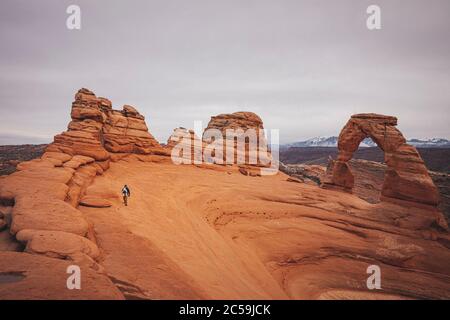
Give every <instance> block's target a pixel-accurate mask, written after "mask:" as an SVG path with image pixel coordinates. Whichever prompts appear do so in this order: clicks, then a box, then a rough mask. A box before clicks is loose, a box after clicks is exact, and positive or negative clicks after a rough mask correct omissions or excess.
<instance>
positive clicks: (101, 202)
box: [80, 196, 112, 208]
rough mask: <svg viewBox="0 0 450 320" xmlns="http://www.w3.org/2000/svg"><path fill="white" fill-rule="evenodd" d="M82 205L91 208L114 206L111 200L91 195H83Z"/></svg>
mask: <svg viewBox="0 0 450 320" xmlns="http://www.w3.org/2000/svg"><path fill="white" fill-rule="evenodd" d="M80 205H81V206H84V207H91V208H109V207H111V206H112V204H111V202H109V201H108V200H105V199H101V198H95V197H89V196H87V197H83V199H81V201H80Z"/></svg>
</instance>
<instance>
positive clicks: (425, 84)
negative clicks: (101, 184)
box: [0, 0, 450, 144]
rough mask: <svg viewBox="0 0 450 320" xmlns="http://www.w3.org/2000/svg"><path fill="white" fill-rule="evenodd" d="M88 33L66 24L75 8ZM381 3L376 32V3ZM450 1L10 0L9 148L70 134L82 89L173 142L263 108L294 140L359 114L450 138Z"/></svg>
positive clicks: (283, 136)
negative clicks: (197, 127) (180, 130)
mask: <svg viewBox="0 0 450 320" xmlns="http://www.w3.org/2000/svg"><path fill="white" fill-rule="evenodd" d="M71 4H76V5H78V6H79V7H80V8H81V29H80V30H69V29H68V28H67V27H66V19H67V18H68V16H69V15H68V14H67V13H66V9H67V7H68V6H69V5H71ZM371 4H376V5H378V6H379V7H380V8H381V29H380V30H368V28H367V27H366V20H367V18H368V14H367V13H366V9H367V7H368V6H369V5H371ZM449 12H450V1H448V0H422V1H419V0H370V1H366V0H339V1H334V0H327V1H324V0H307V1H304V0H226V1H225V0H220V1H218V0H176V1H175V0H158V1H156V0H155V1H152V0H150V1H149V0H142V1H138V0H127V1H106V0H96V1H89V0H83V1H81V0H80V1H76V0H71V1H66V0H51V1H50V0H39V1H37V0H36V1H29V0H26V1H24V0H2V1H1V2H0V42H1V50H0V144H22V143H46V142H51V141H52V139H53V136H54V135H56V134H58V133H60V132H62V131H65V130H66V128H67V124H68V122H69V121H70V107H71V103H72V101H73V97H74V94H75V92H76V91H77V90H78V89H79V88H82V87H86V88H89V89H90V90H92V91H94V92H95V93H96V94H97V95H98V96H103V97H107V98H109V99H110V100H111V101H112V103H113V107H114V108H116V109H121V108H122V106H123V105H124V104H130V105H133V106H135V107H136V108H137V109H138V110H139V111H140V112H141V113H142V114H143V115H145V117H146V120H147V124H148V126H149V129H150V132H151V133H152V134H153V135H154V136H155V137H156V138H157V139H158V140H159V141H160V142H165V141H166V140H167V138H168V137H169V136H170V134H171V132H172V130H173V129H174V128H176V127H180V126H182V127H186V128H192V127H193V126H194V121H196V120H201V121H202V122H203V125H204V126H206V125H207V123H208V121H209V119H210V117H211V116H214V115H217V114H221V113H232V112H236V111H252V112H255V113H257V114H258V115H259V116H260V117H261V118H262V120H263V121H264V126H265V128H267V129H279V130H280V140H281V143H289V142H294V141H299V140H304V139H308V138H311V137H316V136H331V135H338V134H339V132H340V130H341V128H342V127H343V126H344V125H345V123H346V122H347V120H348V119H349V117H350V116H351V115H352V114H354V113H362V112H374V113H381V114H387V115H393V116H397V117H398V119H399V125H398V128H399V129H400V130H401V131H402V132H403V134H404V135H405V137H406V138H433V137H442V138H447V139H450V126H449V117H450V116H449V109H450V41H449V39H450V17H449V15H448V13H449Z"/></svg>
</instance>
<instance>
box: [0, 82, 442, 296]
mask: <svg viewBox="0 0 450 320" xmlns="http://www.w3.org/2000/svg"><path fill="white" fill-rule="evenodd" d="M67 110H68V112H69V108H67ZM71 118H72V121H71V122H70V123H69V125H68V129H67V131H65V132H63V133H62V134H59V135H57V136H55V138H54V142H53V143H51V144H50V145H48V146H41V147H39V146H37V147H34V148H33V150H32V152H31V153H30V155H29V156H28V158H27V159H22V158H20V159H19V161H17V162H15V160H11V159H8V165H9V167H8V169H7V170H8V171H5V172H4V174H5V175H3V176H1V177H0V299H450V235H449V229H448V221H447V218H446V217H445V215H444V212H448V205H447V204H448V202H446V201H447V200H445V199H448V193H446V192H447V191H448V179H447V178H445V179H444V178H443V176H442V175H439V174H438V173H436V175H437V177H436V176H435V175H434V174H433V173H429V171H428V170H427V168H426V166H425V164H426V162H425V163H424V161H423V160H422V157H421V155H420V154H419V152H418V151H417V150H416V148H415V147H414V146H412V145H409V144H408V143H407V141H406V139H405V138H404V137H403V135H402V134H401V133H400V131H398V130H397V128H396V125H397V119H396V118H395V117H391V116H383V115H377V114H358V115H353V116H352V117H351V118H350V117H349V118H350V119H349V121H348V123H347V124H345V123H342V126H343V127H344V129H343V131H342V132H341V135H340V136H339V144H338V149H337V151H336V155H335V156H334V157H333V159H330V160H329V161H328V160H327V162H326V166H327V167H326V166H321V165H317V164H309V165H305V164H300V165H298V164H297V165H296V164H292V163H291V164H286V165H284V164H280V172H278V173H277V174H274V175H261V174H259V172H260V169H261V167H262V166H261V165H260V164H256V165H255V164H248V163H246V164H234V165H218V164H181V165H176V164H174V163H173V161H172V157H171V155H172V156H173V154H172V151H173V148H174V146H175V142H177V141H178V138H179V137H180V136H185V135H186V134H188V135H189V136H190V137H191V139H192V140H195V139H200V140H201V138H198V137H196V136H194V134H193V132H192V131H189V130H188V129H184V128H176V129H175V130H174V132H173V134H172V137H171V138H169V141H168V142H167V143H166V144H160V143H159V142H158V141H157V140H156V139H155V138H154V137H153V136H152V135H151V133H150V132H149V128H150V131H151V126H152V125H154V124H153V123H152V121H151V119H150V120H149V121H146V120H145V118H144V116H143V115H141V114H140V113H139V112H138V111H137V110H136V108H134V107H132V106H128V105H126V106H124V107H123V109H122V110H114V109H113V108H112V104H111V102H110V101H109V100H108V99H105V98H100V97H97V96H96V95H95V94H94V93H93V92H92V91H90V90H88V89H81V90H79V91H78V92H77V93H76V95H75V101H74V102H73V104H72V110H71ZM263 120H264V119H260V118H259V117H258V116H257V115H256V114H254V113H251V112H237V113H233V114H221V115H218V116H213V117H212V119H211V122H210V123H209V124H208V128H215V129H218V130H220V131H222V132H224V131H225V130H226V129H227V128H236V127H239V128H243V129H244V130H245V129H249V128H255V129H257V130H261V129H263ZM399 121H401V119H399ZM176 126H177V125H176V124H174V127H176ZM368 137H369V138H371V139H372V140H373V141H374V142H375V143H376V144H377V145H378V146H379V148H381V149H382V151H383V152H384V154H383V156H384V159H383V160H385V161H384V162H385V164H379V163H375V162H368V161H365V160H351V158H352V156H353V154H354V153H355V152H357V149H358V147H359V144H360V143H361V141H362V140H363V139H365V138H368ZM38 155H39V156H38ZM182 156H183V157H188V158H191V157H194V154H193V153H192V154H191V153H189V154H188V155H182ZM286 157H287V156H286ZM23 160H29V161H23ZM281 160H283V153H282V157H281ZM11 161H13V162H11ZM322 164H325V163H322ZM11 166H13V167H14V169H11V168H10V167H11ZM13 171H14V172H13ZM445 174H446V176H445V177H447V176H448V175H447V173H445ZM439 179H441V180H445V181H444V182H440V181H441V180H439ZM124 184H127V185H128V186H130V188H131V197H130V199H129V204H128V206H124V205H123V203H122V197H121V192H120V190H121V189H122V187H123V185H124ZM445 190H447V191H445ZM443 199H444V200H445V201H443ZM443 203H445V205H444V206H443ZM447 217H448V216H447ZM73 265H75V266H79V268H80V271H81V283H82V285H81V288H80V290H69V289H68V287H67V278H68V276H69V274H68V273H67V270H68V267H69V266H73ZM373 265H376V266H378V267H379V268H380V270H381V289H375V290H370V289H369V288H368V287H367V278H368V277H369V274H368V273H367V269H368V267H369V266H373Z"/></svg>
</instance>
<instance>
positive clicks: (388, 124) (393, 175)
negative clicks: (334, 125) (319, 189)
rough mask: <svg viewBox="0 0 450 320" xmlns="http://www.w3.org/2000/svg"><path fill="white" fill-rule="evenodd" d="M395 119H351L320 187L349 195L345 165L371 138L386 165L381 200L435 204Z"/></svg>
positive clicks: (426, 176)
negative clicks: (344, 191) (393, 199)
mask: <svg viewBox="0 0 450 320" xmlns="http://www.w3.org/2000/svg"><path fill="white" fill-rule="evenodd" d="M396 125H397V118H395V117H392V116H385V115H379V114H373V113H364V114H356V115H353V116H352V117H351V118H350V120H349V121H348V122H347V124H346V125H345V127H344V128H343V129H342V131H341V133H340V134H339V141H338V149H339V154H338V157H337V160H332V161H331V162H330V164H329V165H328V169H327V175H326V178H325V181H324V186H325V187H327V186H335V187H339V188H342V189H344V190H346V191H349V192H351V190H352V188H353V185H354V177H353V174H352V172H351V170H350V167H349V166H348V161H349V160H350V159H351V158H352V156H353V154H354V152H355V151H356V150H358V147H359V144H360V143H361V141H363V140H364V139H365V138H371V139H372V140H373V141H374V142H375V143H376V144H377V145H378V147H379V148H380V149H381V150H383V152H384V158H385V162H386V165H387V169H386V172H385V177H384V183H383V188H382V191H381V194H382V196H383V198H384V199H385V200H386V199H389V198H395V199H401V200H408V201H413V202H419V203H424V204H429V205H433V206H435V205H437V204H438V203H439V192H438V190H437V188H436V186H435V185H434V183H433V181H432V180H431V178H430V175H429V174H428V170H427V168H426V166H425V164H424V162H423V160H422V158H421V157H420V155H419V153H418V152H417V150H416V148H415V147H414V146H411V145H409V144H407V143H406V140H405V138H404V137H403V135H402V133H401V132H400V131H399V130H398V129H397V128H396V127H395V126H396Z"/></svg>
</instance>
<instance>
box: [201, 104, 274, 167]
mask: <svg viewBox="0 0 450 320" xmlns="http://www.w3.org/2000/svg"><path fill="white" fill-rule="evenodd" d="M211 130H218V132H220V133H221V134H222V137H223V149H222V151H223V157H224V161H226V163H228V164H236V163H238V164H242V165H249V164H250V165H263V166H266V165H270V153H268V152H267V141H266V139H265V138H264V134H263V130H264V126H263V122H262V120H261V118H260V117H258V116H257V115H256V114H254V113H253V112H235V113H232V114H220V115H218V116H214V117H211V120H210V121H209V123H208V126H207V128H206V129H205V133H204V134H203V140H204V141H205V142H206V143H211V140H210V139H208V137H207V134H206V132H207V131H209V132H211ZM233 130H234V135H230V134H227V132H231V131H233ZM239 140H242V142H243V145H244V146H243V147H240V146H239ZM252 142H253V147H251V143H252ZM227 146H231V153H232V154H233V155H234V158H233V157H229V156H228V157H227Z"/></svg>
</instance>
